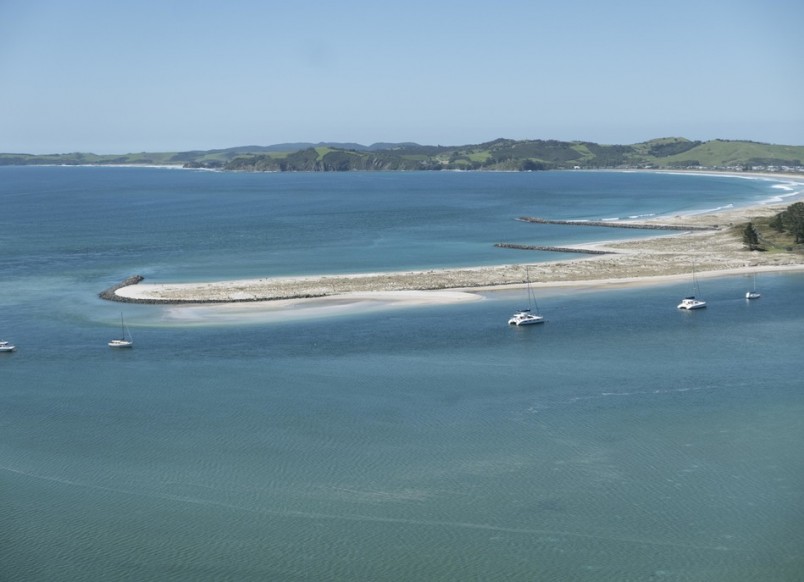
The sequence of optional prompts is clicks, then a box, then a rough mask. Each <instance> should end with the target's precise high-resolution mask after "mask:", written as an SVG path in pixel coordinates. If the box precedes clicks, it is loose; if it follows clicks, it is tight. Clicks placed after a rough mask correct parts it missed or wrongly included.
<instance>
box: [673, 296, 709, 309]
mask: <svg viewBox="0 0 804 582" xmlns="http://www.w3.org/2000/svg"><path fill="white" fill-rule="evenodd" d="M704 307H706V301H700V300H699V299H691V298H688V299H684V300H683V301H682V302H681V303H679V304H678V308H679V309H686V310H687V311H692V310H694V309H703V308H704Z"/></svg>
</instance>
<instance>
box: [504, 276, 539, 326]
mask: <svg viewBox="0 0 804 582" xmlns="http://www.w3.org/2000/svg"><path fill="white" fill-rule="evenodd" d="M525 279H526V280H527V290H528V307H527V308H526V309H520V310H519V311H517V312H516V313H514V314H513V315H512V316H511V318H510V319H509V320H508V324H509V325H534V324H537V323H544V317H543V316H542V315H540V314H539V307H538V305H537V304H536V296H535V295H534V293H533V289H532V288H531V286H530V273H529V272H528V268H527V267H525Z"/></svg>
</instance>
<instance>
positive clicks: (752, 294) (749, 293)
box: [745, 275, 762, 299]
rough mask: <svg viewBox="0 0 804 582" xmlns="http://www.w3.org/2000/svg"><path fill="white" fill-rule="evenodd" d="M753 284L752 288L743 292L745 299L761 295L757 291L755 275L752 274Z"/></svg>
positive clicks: (756, 297)
mask: <svg viewBox="0 0 804 582" xmlns="http://www.w3.org/2000/svg"><path fill="white" fill-rule="evenodd" d="M752 278H753V280H754V286H753V288H752V289H750V290H748V291H746V292H745V298H746V299H759V298H760V297H762V295H761V294H760V293H759V291H757V276H756V275H753V277H752Z"/></svg>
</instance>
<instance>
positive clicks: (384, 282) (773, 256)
mask: <svg viewBox="0 0 804 582" xmlns="http://www.w3.org/2000/svg"><path fill="white" fill-rule="evenodd" d="M799 178H800V177H799ZM791 203H792V202H783V203H778V204H764V205H756V206H750V207H743V208H737V209H725V210H718V211H715V212H708V213H702V214H695V215H683V216H681V215H679V216H673V217H662V218H656V219H653V220H650V221H645V220H641V221H640V222H643V223H644V222H653V223H656V224H684V225H697V226H703V225H706V226H713V225H717V226H718V227H720V229H719V230H714V231H682V232H681V233H680V234H669V235H668V234H661V235H659V236H656V237H652V238H646V239H639V240H627V241H624V240H620V241H611V240H608V241H604V242H600V243H595V244H584V245H573V246H574V247H575V248H587V249H594V250H606V251H612V252H613V253H616V254H606V255H594V256H588V257H584V258H573V259H571V260H562V261H552V262H540V263H529V262H528V258H529V256H533V255H532V254H530V255H529V252H530V251H518V250H513V251H511V253H512V258H517V259H520V262H517V263H511V264H506V265H499V266H485V267H474V268H457V269H435V270H427V271H407V272H389V273H368V274H353V275H328V276H308V277H277V278H263V279H248V280H236V281H218V282H208V283H176V284H152V283H140V284H138V285H130V286H127V287H122V288H120V289H118V290H116V291H115V296H116V297H117V298H119V300H121V301H129V302H135V303H136V302H146V303H164V304H197V303H243V302H261V303H262V302H286V301H289V300H292V301H293V304H294V305H296V304H298V302H299V301H302V300H319V301H320V300H321V299H322V298H327V300H328V303H329V304H330V305H332V304H333V301H334V300H336V299H337V300H338V301H340V302H344V301H346V302H355V301H366V300H367V298H370V299H371V300H374V301H382V302H383V303H386V304H388V303H391V304H399V303H419V304H420V303H422V302H442V301H450V302H452V301H460V300H464V298H462V295H463V294H474V293H477V292H481V291H482V292H487V291H490V290H499V289H505V288H514V287H516V286H521V285H523V284H524V283H525V282H526V274H525V266H526V265H527V269H528V272H529V274H530V279H531V281H532V284H533V286H534V287H536V288H539V287H606V286H609V287H610V286H626V285H628V286H633V285H647V284H660V283H665V282H669V281H672V280H674V279H679V278H681V279H683V278H688V277H690V274H691V267H692V263H693V261H694V263H695V270H696V274H697V275H699V276H700V277H702V278H703V277H711V276H725V275H735V274H740V273H751V272H761V271H781V270H804V254H802V253H776V252H756V251H754V252H750V251H747V250H744V248H743V244H742V240H741V238H740V236H739V235H737V234H734V233H732V232H730V230H729V228H728V227H729V225H734V224H740V223H744V222H747V221H749V220H751V219H752V218H756V217H761V216H771V215H773V214H776V213H778V212H780V211H781V210H784V209H785V208H786V207H787V206H789V205H790V204H791ZM601 230H605V229H601ZM601 236H605V233H601ZM423 292H426V293H423ZM278 307H280V304H277V305H275V306H274V309H275V308H278Z"/></svg>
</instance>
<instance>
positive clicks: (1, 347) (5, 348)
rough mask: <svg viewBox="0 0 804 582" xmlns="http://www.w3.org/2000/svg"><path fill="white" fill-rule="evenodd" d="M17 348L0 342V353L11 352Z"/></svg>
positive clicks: (5, 342)
mask: <svg viewBox="0 0 804 582" xmlns="http://www.w3.org/2000/svg"><path fill="white" fill-rule="evenodd" d="M16 349H17V346H12V345H11V344H10V343H8V342H7V341H3V340H0V352H13V351H14V350H16Z"/></svg>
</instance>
